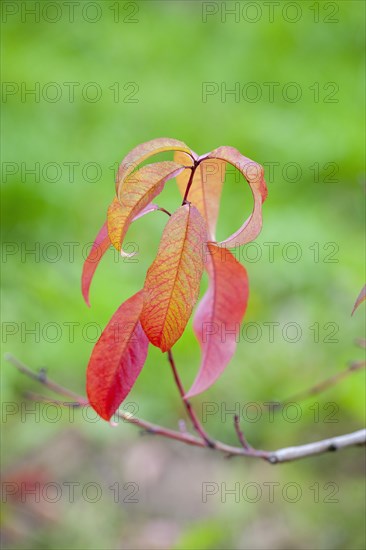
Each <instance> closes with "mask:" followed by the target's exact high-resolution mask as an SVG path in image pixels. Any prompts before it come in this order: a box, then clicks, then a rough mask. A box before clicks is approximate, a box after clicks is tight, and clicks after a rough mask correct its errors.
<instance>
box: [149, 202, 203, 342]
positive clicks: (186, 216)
mask: <svg viewBox="0 0 366 550" xmlns="http://www.w3.org/2000/svg"><path fill="white" fill-rule="evenodd" d="M206 238H207V226H206V224H205V221H204V220H203V218H202V216H201V215H200V214H199V212H198V210H197V209H196V208H195V207H194V206H191V205H189V204H186V205H184V206H181V207H180V208H178V210H177V211H176V212H174V214H173V215H172V216H171V217H170V219H169V221H168V223H167V225H166V227H165V229H164V232H163V236H162V238H161V241H160V246H159V250H158V253H157V256H156V258H155V260H154V262H153V264H152V265H151V267H150V268H149V270H148V272H147V275H146V280H145V285H144V307H143V310H142V314H141V324H142V327H143V329H144V331H145V333H146V334H147V336H148V338H149V340H150V342H151V343H152V344H154V346H157V347H159V348H160V349H161V350H162V351H167V350H168V349H170V348H171V347H172V346H173V344H175V342H176V341H177V340H178V339H179V338H180V336H181V335H182V333H183V331H184V329H185V327H186V324H187V322H188V319H189V317H190V316H191V313H192V309H193V307H194V305H195V303H196V301H197V298H198V294H199V288H200V281H201V277H202V272H203V249H204V243H205V241H206Z"/></svg>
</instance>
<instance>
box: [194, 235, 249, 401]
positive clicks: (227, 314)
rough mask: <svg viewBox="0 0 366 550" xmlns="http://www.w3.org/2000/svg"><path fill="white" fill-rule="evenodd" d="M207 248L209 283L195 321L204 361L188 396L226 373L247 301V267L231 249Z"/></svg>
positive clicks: (209, 246)
mask: <svg viewBox="0 0 366 550" xmlns="http://www.w3.org/2000/svg"><path fill="white" fill-rule="evenodd" d="M207 248H208V252H209V254H208V261H207V263H206V267H207V271H208V274H209V281H210V283H209V288H208V291H207V292H206V294H205V295H204V297H203V299H202V301H201V302H200V304H199V306H198V308H197V311H196V313H195V316H194V320H193V329H194V332H195V334H196V337H197V339H198V341H199V343H200V346H201V350H202V362H201V367H200V370H199V373H198V375H197V377H196V379H195V381H194V383H193V385H192V387H191V389H190V390H189V392H188V393H187V395H186V397H192V396H193V395H197V394H198V393H201V392H203V391H204V390H207V388H209V387H210V386H211V385H212V384H213V383H214V382H215V381H216V380H217V378H218V377H219V376H220V374H222V372H223V371H224V370H225V368H226V366H227V364H228V363H229V361H230V359H231V358H232V356H233V355H234V353H235V350H236V345H237V342H238V340H239V336H240V323H241V321H242V319H243V317H244V314H245V310H246V307H247V301H248V293H249V291H248V276H247V272H246V270H245V268H244V267H243V266H242V265H241V264H240V263H239V262H238V261H237V260H236V259H235V258H234V256H233V254H232V253H231V252H230V251H229V250H226V249H225V248H219V247H218V246H216V245H214V244H212V243H208V245H207Z"/></svg>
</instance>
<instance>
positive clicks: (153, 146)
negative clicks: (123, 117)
mask: <svg viewBox="0 0 366 550" xmlns="http://www.w3.org/2000/svg"><path fill="white" fill-rule="evenodd" d="M164 151H185V152H186V153H188V154H189V155H192V156H193V155H194V153H193V152H192V151H191V150H190V148H189V147H188V145H186V144H185V143H183V142H182V141H178V140H177V139H171V138H158V139H152V140H151V141H147V142H146V143H141V145H138V146H137V147H135V148H134V149H132V151H130V152H129V153H128V154H127V155H126V156H125V158H124V159H123V161H122V162H121V164H120V166H119V168H118V174H117V178H116V193H117V197H119V198H121V195H122V192H123V187H124V182H125V180H126V178H127V177H128V175H129V174H131V172H133V170H134V169H135V168H136V167H137V166H138V165H139V164H141V162H143V161H144V160H146V159H147V158H149V157H151V156H152V155H156V154H157V153H162V152H164Z"/></svg>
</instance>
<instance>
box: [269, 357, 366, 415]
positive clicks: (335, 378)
mask: <svg viewBox="0 0 366 550" xmlns="http://www.w3.org/2000/svg"><path fill="white" fill-rule="evenodd" d="M365 367H366V362H365V361H353V362H352V363H351V364H350V365H349V366H348V367H347V369H345V370H343V371H341V372H338V373H337V374H333V375H332V376H330V377H329V378H326V379H325V380H323V381H322V382H318V383H317V384H315V385H314V386H312V387H311V388H308V389H307V390H304V391H301V392H299V393H296V394H295V395H292V396H291V397H288V398H287V399H284V400H283V401H281V402H278V401H274V402H271V403H269V404H266V406H267V407H272V408H273V410H280V409H281V407H283V406H284V405H287V404H288V403H294V402H296V403H298V402H299V401H304V400H305V399H308V398H309V397H313V396H314V395H318V394H319V393H322V392H323V391H325V390H327V389H328V388H331V387H332V386H335V385H336V384H338V382H340V381H341V380H343V379H344V378H347V377H348V376H349V375H350V374H352V373H353V372H356V371H359V370H361V369H364V368H365Z"/></svg>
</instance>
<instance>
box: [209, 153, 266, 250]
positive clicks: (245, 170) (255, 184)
mask: <svg viewBox="0 0 366 550" xmlns="http://www.w3.org/2000/svg"><path fill="white" fill-rule="evenodd" d="M202 158H205V159H220V160H223V161H226V162H228V163H229V164H232V165H233V166H235V167H236V168H237V169H238V170H239V171H240V172H241V173H242V174H243V175H244V177H245V179H246V180H247V182H248V183H249V186H250V188H251V191H252V193H253V198H254V206H253V211H252V213H251V215H250V216H249V218H248V219H247V220H246V221H245V222H244V224H243V225H242V226H241V227H240V229H238V231H236V232H235V233H233V235H231V236H230V237H228V238H227V239H225V240H224V241H221V242H220V243H217V244H218V245H225V246H226V247H227V248H235V247H236V246H241V245H243V244H245V243H248V242H250V241H253V240H254V239H255V238H256V237H257V236H258V235H259V233H260V230H261V229H262V203H263V202H264V200H265V199H266V197H267V186H266V182H265V180H264V170H263V167H262V166H261V165H260V164H257V163H256V162H254V161H253V160H250V159H249V158H247V157H244V156H243V155H242V154H241V153H240V152H239V151H238V150H237V149H235V148H234V147H225V146H224V147H219V148H218V149H215V150H214V151H212V152H211V153H209V154H208V155H203V156H202V157H200V159H202Z"/></svg>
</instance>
